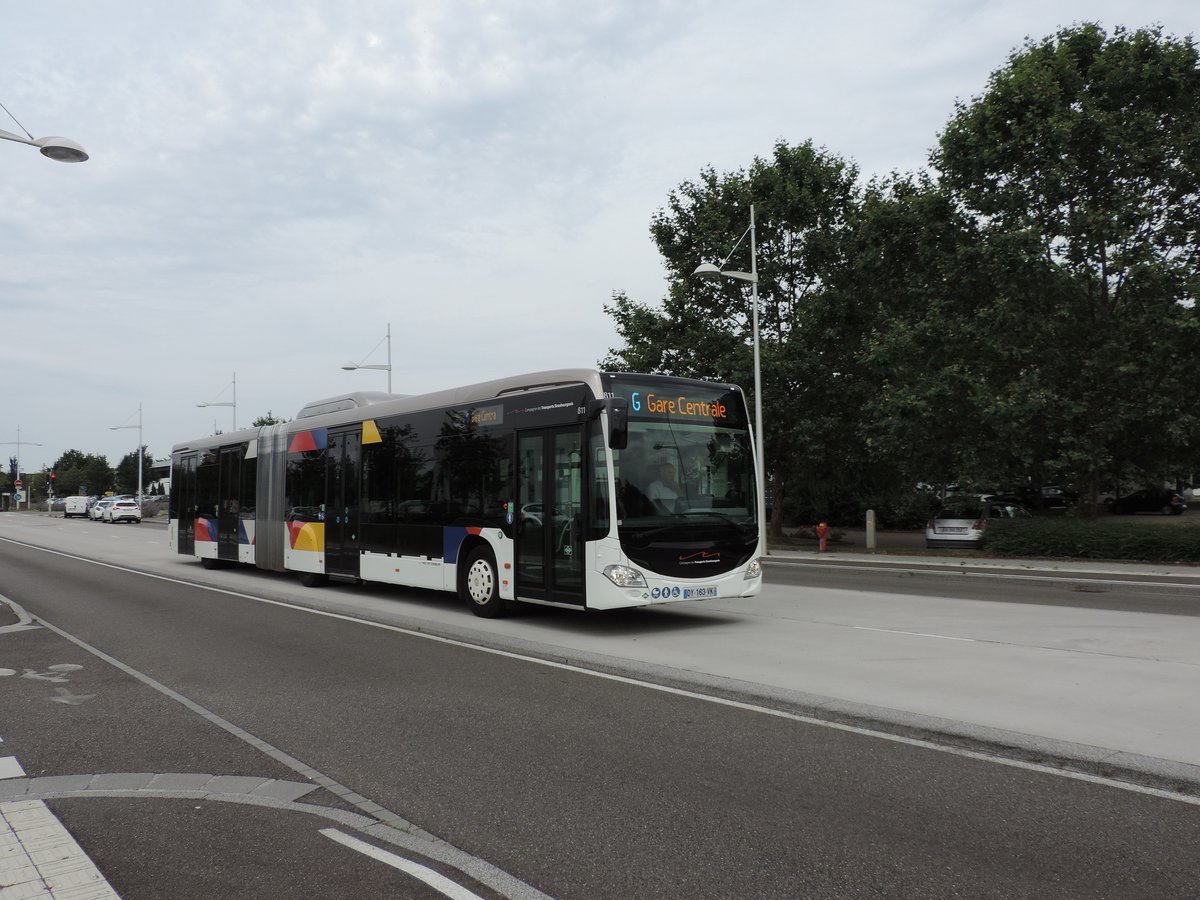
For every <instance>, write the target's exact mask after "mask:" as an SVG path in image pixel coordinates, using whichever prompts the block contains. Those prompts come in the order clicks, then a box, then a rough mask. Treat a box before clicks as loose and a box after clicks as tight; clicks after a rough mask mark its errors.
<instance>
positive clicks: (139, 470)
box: [108, 403, 145, 503]
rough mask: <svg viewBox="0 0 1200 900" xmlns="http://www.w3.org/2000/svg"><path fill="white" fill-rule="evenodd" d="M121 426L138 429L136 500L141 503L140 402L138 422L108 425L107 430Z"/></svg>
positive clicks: (117, 429)
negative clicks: (134, 423)
mask: <svg viewBox="0 0 1200 900" xmlns="http://www.w3.org/2000/svg"><path fill="white" fill-rule="evenodd" d="M122 428H136V429H137V431H138V448H137V460H138V489H137V500H138V503H141V502H142V457H143V456H144V455H145V454H144V453H143V452H142V404H140V403H139V404H138V423H137V424H136V425H110V426H108V430H109V431H120V430H121V429H122Z"/></svg>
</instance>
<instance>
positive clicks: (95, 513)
mask: <svg viewBox="0 0 1200 900" xmlns="http://www.w3.org/2000/svg"><path fill="white" fill-rule="evenodd" d="M116 502H117V499H116V497H101V498H100V499H99V500H97V501H96V502H95V503H93V504H92V508H91V509H90V510H89V511H88V514H89V515H90V516H91V517H92V518H93V519H95V520H96V521H97V522H103V521H104V511H105V510H107V509H108V508H109V507H110V506H112V505H113V504H114V503H116Z"/></svg>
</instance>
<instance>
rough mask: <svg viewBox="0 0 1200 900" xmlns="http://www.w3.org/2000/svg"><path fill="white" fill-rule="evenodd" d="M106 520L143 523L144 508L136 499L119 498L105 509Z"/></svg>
mask: <svg viewBox="0 0 1200 900" xmlns="http://www.w3.org/2000/svg"><path fill="white" fill-rule="evenodd" d="M104 521H105V522H113V523H116V522H137V523H138V524H141V521H142V508H141V507H140V506H138V504H137V501H136V500H117V501H114V502H113V504H112V505H111V506H109V507H108V509H106V510H105V511H104Z"/></svg>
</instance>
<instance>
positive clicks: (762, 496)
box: [692, 203, 767, 555]
mask: <svg viewBox="0 0 1200 900" xmlns="http://www.w3.org/2000/svg"><path fill="white" fill-rule="evenodd" d="M746 235H750V271H749V272H738V271H733V270H729V269H726V268H725V263H727V262H729V257H730V256H733V254H734V251H736V250H737V248H738V246H739V245H740V244H741V243H742V241H743V240H745V239H746ZM756 240H757V238H756V234H755V231H754V204H753V203H751V204H750V227H749V228H747V229H746V230H745V231H743V232H742V236H741V237H740V238H738V239H737V243H735V244H734V245H733V250H730V251H729V254H728V255H727V256H726V257H725V258H724V259H723V260H721V262H720V264H719V265H713V264H712V263H701V264H700V265H698V266H696V270H695V271H694V272H692V274H693V275H717V276H723V277H725V278H735V279H737V280H739V281H748V282H750V295H751V298H752V303H751V305H752V307H753V312H752V314H751V315H752V321H753V326H752V328H753V332H754V444H755V451H756V452H755V454H754V455H755V474H756V475H757V476H758V546H759V553H760V555H762V554H766V552H767V521H766V520H767V483H766V465H765V462H764V455H765V445H764V444H763V414H762V368H761V366H760V364H759V350H758V347H759V337H758V245H757V243H756Z"/></svg>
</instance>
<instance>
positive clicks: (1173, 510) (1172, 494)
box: [1110, 488, 1187, 516]
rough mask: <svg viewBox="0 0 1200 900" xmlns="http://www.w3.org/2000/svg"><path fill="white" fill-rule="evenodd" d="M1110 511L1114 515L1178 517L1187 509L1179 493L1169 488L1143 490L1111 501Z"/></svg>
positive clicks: (1185, 502)
mask: <svg viewBox="0 0 1200 900" xmlns="http://www.w3.org/2000/svg"><path fill="white" fill-rule="evenodd" d="M1110 509H1112V511H1113V512H1115V513H1126V514H1128V513H1142V512H1148V513H1159V514H1160V515H1164V516H1178V515H1181V514H1182V513H1183V511H1184V510H1186V509H1187V501H1186V500H1184V499H1183V495H1182V494H1181V493H1179V492H1178V491H1173V490H1171V489H1170V488H1143V489H1142V490H1140V491H1134V492H1133V493H1132V494H1126V495H1125V496H1124V497H1118V498H1117V499H1115V500H1113V502H1112V504H1111V505H1110Z"/></svg>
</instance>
